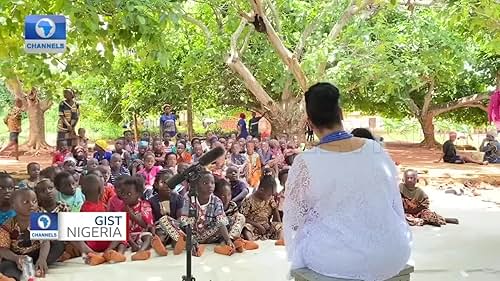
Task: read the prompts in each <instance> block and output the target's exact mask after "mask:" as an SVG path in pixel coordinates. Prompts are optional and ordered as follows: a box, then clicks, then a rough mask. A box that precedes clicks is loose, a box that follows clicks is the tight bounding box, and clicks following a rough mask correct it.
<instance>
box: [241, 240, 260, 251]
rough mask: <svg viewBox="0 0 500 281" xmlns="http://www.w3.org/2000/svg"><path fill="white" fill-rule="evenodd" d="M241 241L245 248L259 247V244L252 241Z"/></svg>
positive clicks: (254, 248)
mask: <svg viewBox="0 0 500 281" xmlns="http://www.w3.org/2000/svg"><path fill="white" fill-rule="evenodd" d="M243 243H244V245H243V247H244V248H245V250H257V249H258V248H259V244H257V243H255V242H253V241H248V240H243Z"/></svg>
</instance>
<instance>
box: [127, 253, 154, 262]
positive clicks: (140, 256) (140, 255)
mask: <svg viewBox="0 0 500 281" xmlns="http://www.w3.org/2000/svg"><path fill="white" fill-rule="evenodd" d="M150 257H151V252H150V251H138V252H137V253H135V254H133V255H132V260H133V261H145V260H148V259H149V258H150Z"/></svg>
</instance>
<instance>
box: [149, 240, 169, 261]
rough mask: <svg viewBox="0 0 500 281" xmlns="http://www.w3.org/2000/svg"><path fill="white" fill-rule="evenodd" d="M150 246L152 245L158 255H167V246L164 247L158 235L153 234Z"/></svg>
mask: <svg viewBox="0 0 500 281" xmlns="http://www.w3.org/2000/svg"><path fill="white" fill-rule="evenodd" d="M151 246H152V247H153V250H155V252H156V253H157V254H158V255H159V256H162V257H164V256H166V255H168V251H167V248H165V245H163V243H162V242H161V239H160V237H159V236H158V235H155V236H154V237H153V240H151Z"/></svg>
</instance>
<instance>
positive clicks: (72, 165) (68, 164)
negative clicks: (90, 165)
mask: <svg viewBox="0 0 500 281" xmlns="http://www.w3.org/2000/svg"><path fill="white" fill-rule="evenodd" d="M62 168H63V171H65V172H68V173H69V174H70V175H72V176H73V178H74V179H75V182H76V183H79V182H80V173H78V172H77V171H76V159H75V158H73V157H68V158H66V159H64V162H63V166H62Z"/></svg>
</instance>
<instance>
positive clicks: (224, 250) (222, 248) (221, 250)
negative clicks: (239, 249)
mask: <svg viewBox="0 0 500 281" xmlns="http://www.w3.org/2000/svg"><path fill="white" fill-rule="evenodd" d="M214 252H216V253H217V254H221V255H225V256H230V255H232V254H233V253H234V249H233V247H231V246H228V245H218V246H215V248H214Z"/></svg>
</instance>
